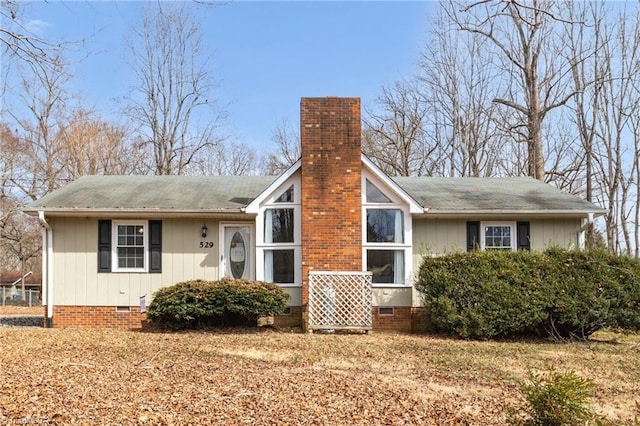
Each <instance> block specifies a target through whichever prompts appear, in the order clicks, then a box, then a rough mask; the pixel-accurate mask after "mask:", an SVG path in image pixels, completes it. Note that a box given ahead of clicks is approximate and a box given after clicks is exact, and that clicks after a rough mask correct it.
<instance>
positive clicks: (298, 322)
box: [273, 306, 302, 328]
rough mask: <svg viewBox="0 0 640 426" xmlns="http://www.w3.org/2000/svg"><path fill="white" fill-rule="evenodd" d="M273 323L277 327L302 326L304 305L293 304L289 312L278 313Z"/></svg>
mask: <svg viewBox="0 0 640 426" xmlns="http://www.w3.org/2000/svg"><path fill="white" fill-rule="evenodd" d="M273 325H274V326H275V327H277V328H291V327H302V306H291V307H290V309H289V313H287V314H283V315H276V316H275V317H274V320H273Z"/></svg>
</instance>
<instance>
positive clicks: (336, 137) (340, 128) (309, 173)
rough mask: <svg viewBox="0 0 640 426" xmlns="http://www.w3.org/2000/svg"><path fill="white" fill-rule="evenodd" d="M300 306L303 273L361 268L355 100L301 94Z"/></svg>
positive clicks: (359, 148)
mask: <svg viewBox="0 0 640 426" xmlns="http://www.w3.org/2000/svg"><path fill="white" fill-rule="evenodd" d="M300 140H301V144H302V165H301V168H302V200H301V202H302V281H303V284H302V304H303V311H304V312H305V314H304V317H305V323H306V310H307V305H308V302H309V287H308V283H309V271H362V270H363V269H362V196H361V187H362V178H361V177H362V171H361V167H362V166H361V164H362V163H361V152H362V145H361V120H360V99H359V98H337V97H327V98H302V100H301V101H300Z"/></svg>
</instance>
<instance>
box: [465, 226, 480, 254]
mask: <svg viewBox="0 0 640 426" xmlns="http://www.w3.org/2000/svg"><path fill="white" fill-rule="evenodd" d="M478 249H480V222H467V251H474V250H478Z"/></svg>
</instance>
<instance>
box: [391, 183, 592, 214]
mask: <svg viewBox="0 0 640 426" xmlns="http://www.w3.org/2000/svg"><path fill="white" fill-rule="evenodd" d="M392 179H393V181H394V182H396V183H397V184H398V186H400V187H401V188H402V189H404V190H405V191H406V192H407V194H409V195H410V196H411V197H413V199H414V200H416V202H418V203H419V204H420V205H422V206H423V207H425V208H427V209H429V211H431V212H433V213H436V212H460V213H464V212H483V213H491V212H496V213H498V212H539V213H551V212H556V213H560V212H562V213H571V212H575V213H603V212H604V210H603V209H600V208H599V207H597V206H595V205H594V204H592V203H589V202H587V201H585V200H583V199H582V198H580V197H577V196H575V195H572V194H569V193H567V192H564V191H561V190H559V189H558V188H556V187H554V186H552V185H549V184H546V183H544V182H541V181H539V180H536V179H533V178H530V177H504V178H498V177H495V178H474V177H469V178H446V177H417V178H416V177H395V178H392Z"/></svg>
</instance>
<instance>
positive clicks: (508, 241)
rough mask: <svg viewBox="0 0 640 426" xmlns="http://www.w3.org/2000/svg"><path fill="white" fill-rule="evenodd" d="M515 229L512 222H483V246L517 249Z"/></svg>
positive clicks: (494, 248) (487, 247) (487, 248)
mask: <svg viewBox="0 0 640 426" xmlns="http://www.w3.org/2000/svg"><path fill="white" fill-rule="evenodd" d="M515 236H516V234H515V230H514V224H512V223H491V222H489V223H483V224H482V237H481V240H480V241H481V246H482V249H484V250H515Z"/></svg>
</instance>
